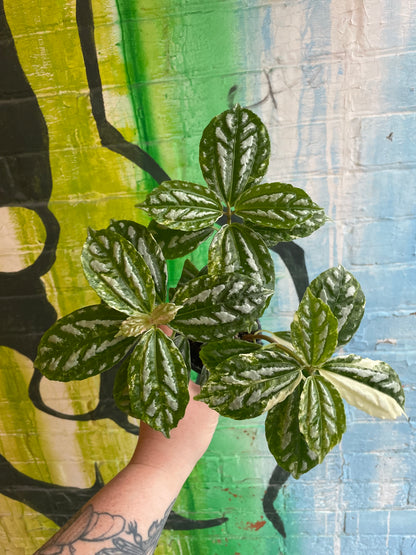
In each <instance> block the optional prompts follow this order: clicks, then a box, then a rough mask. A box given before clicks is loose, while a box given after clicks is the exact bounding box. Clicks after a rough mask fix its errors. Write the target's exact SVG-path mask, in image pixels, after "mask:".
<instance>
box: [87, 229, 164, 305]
mask: <svg viewBox="0 0 416 555" xmlns="http://www.w3.org/2000/svg"><path fill="white" fill-rule="evenodd" d="M81 261H82V267H83V269H84V273H85V276H86V278H87V280H88V282H89V284H90V285H91V287H92V288H93V289H94V290H95V292H96V293H97V294H98V295H99V296H100V297H101V299H102V300H103V301H104V302H105V303H106V304H108V305H109V306H110V307H111V308H114V309H115V310H119V311H120V312H124V313H126V314H132V313H133V312H144V313H149V312H151V311H152V309H153V307H154V304H155V287H154V283H153V279H152V274H151V273H150V270H149V268H148V267H147V265H146V263H145V261H144V259H143V257H142V255H141V254H139V253H138V252H137V250H136V249H135V248H134V247H133V245H132V244H131V243H130V242H129V241H127V240H126V239H125V238H124V237H122V236H121V235H119V234H118V233H116V232H114V231H111V230H108V229H103V230H100V231H94V230H92V229H90V230H89V233H88V239H87V241H86V242H85V244H84V248H83V250H82V256H81Z"/></svg>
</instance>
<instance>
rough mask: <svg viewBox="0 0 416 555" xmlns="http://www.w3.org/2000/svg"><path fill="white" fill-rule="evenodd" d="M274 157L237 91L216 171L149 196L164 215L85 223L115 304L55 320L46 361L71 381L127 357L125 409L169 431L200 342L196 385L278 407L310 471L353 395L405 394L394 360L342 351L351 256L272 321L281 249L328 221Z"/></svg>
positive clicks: (96, 276) (383, 400)
mask: <svg viewBox="0 0 416 555" xmlns="http://www.w3.org/2000/svg"><path fill="white" fill-rule="evenodd" d="M269 156H270V142H269V137H268V134H267V130H266V128H265V126H264V125H263V123H262V122H261V120H260V119H259V118H258V117H257V116H256V115H255V114H253V113H252V112H251V111H249V110H248V109H245V108H241V107H240V106H239V105H236V106H235V107H234V108H232V109H230V110H227V111H226V112H223V113H222V114H220V115H218V116H217V117H215V118H214V119H213V120H212V121H211V122H210V123H209V124H208V126H207V127H206V129H205V130H204V132H203V134H202V139H201V143H200V166H201V170H202V174H203V177H204V179H205V181H206V185H198V184H194V183H189V182H184V181H166V182H163V183H162V184H161V185H159V186H158V187H156V188H155V189H154V190H153V191H152V192H151V193H149V194H148V195H147V198H146V199H145V201H144V202H142V203H141V204H140V205H139V206H140V208H141V209H142V210H144V211H145V212H146V213H147V214H148V215H150V217H151V218H152V219H151V222H150V224H149V225H148V226H147V227H146V226H144V225H140V224H138V223H135V222H133V221H125V220H121V221H117V220H115V221H112V222H111V223H110V225H109V226H108V227H107V228H106V229H102V230H99V231H94V230H92V229H90V230H89V231H88V238H87V240H86V243H85V245H84V247H83V250H82V255H81V260H82V266H83V269H84V272H85V275H86V278H87V280H88V282H89V284H90V285H91V286H92V287H93V289H94V290H95V291H96V293H97V294H98V295H99V297H100V298H101V301H102V302H101V303H100V304H97V305H94V306H87V307H84V308H81V309H79V310H76V311H75V312H73V313H71V314H69V315H67V316H65V317H63V318H62V319H60V320H59V321H57V322H56V323H55V324H54V325H53V326H52V327H51V328H50V329H49V330H48V331H47V332H46V333H45V335H44V336H43V338H42V340H41V343H40V345H39V350H38V356H37V358H36V361H35V365H36V367H37V368H38V369H39V370H40V371H41V372H42V373H43V374H44V375H45V376H46V377H48V378H50V379H53V380H61V381H68V380H82V379H85V378H88V377H90V376H94V375H97V374H99V373H101V372H105V371H106V370H109V369H110V368H112V367H114V366H115V365H119V369H118V373H117V376H116V379H115V384H114V398H115V401H116V403H117V405H118V406H119V408H120V409H121V410H123V411H126V412H128V413H129V414H130V415H131V416H134V417H136V418H138V419H140V420H143V421H145V422H147V423H148V424H149V425H150V426H152V427H153V428H155V429H157V430H160V431H162V432H163V433H164V434H165V435H166V436H169V432H170V430H172V428H174V427H175V426H177V424H178V422H179V420H180V419H181V418H182V417H183V415H184V411H185V408H186V405H187V403H188V400H189V394H188V381H189V376H190V371H191V366H192V365H191V352H193V353H194V354H195V352H196V353H199V356H200V360H201V361H202V363H201V364H200V366H201V367H202V369H203V372H202V379H201V383H202V389H201V393H200V395H199V399H200V400H202V401H204V402H206V403H207V404H208V405H209V406H210V407H212V408H214V409H215V410H216V411H218V412H219V413H220V414H222V415H224V416H227V417H230V418H235V419H245V418H253V417H256V416H259V415H260V414H262V413H264V412H267V416H266V422H265V432H266V437H267V441H268V445H269V448H270V451H271V453H272V454H273V456H274V457H275V459H276V461H277V463H278V464H279V465H280V466H281V467H282V468H284V469H286V470H288V471H289V472H291V473H292V475H293V476H294V477H295V478H298V477H299V476H300V475H301V474H303V473H305V472H307V471H308V470H310V469H311V468H313V467H314V466H316V465H317V464H318V463H320V462H322V460H323V459H324V457H325V456H326V454H327V453H328V452H329V451H330V450H331V449H332V448H333V447H334V446H335V445H336V444H337V443H338V442H339V441H340V440H341V437H342V434H343V433H344V431H345V428H346V422H345V413H344V405H343V399H345V400H346V401H347V402H349V403H350V404H352V405H354V406H356V407H358V408H359V409H362V410H364V411H366V412H367V413H369V414H370V415H373V416H377V417H380V418H396V417H397V416H399V415H400V414H402V413H403V407H404V394H403V389H402V386H401V384H400V380H399V378H398V376H397V374H396V373H395V371H394V370H393V369H392V368H391V367H390V366H389V365H388V364H386V363H385V362H382V361H373V360H370V359H363V358H360V357H359V356H356V355H352V354H348V355H343V354H340V355H337V356H334V354H335V353H336V350H337V349H339V348H340V347H342V346H344V345H345V344H346V343H347V342H348V341H349V340H350V339H351V337H352V336H353V334H354V333H355V331H356V330H357V328H358V326H359V324H360V322H361V319H362V316H363V313H364V304H365V298H364V294H363V292H362V290H361V287H360V285H359V283H358V282H357V280H356V279H355V278H354V276H353V275H352V274H351V273H350V272H348V271H347V270H346V269H345V268H343V267H342V266H339V267H336V268H330V269H328V270H327V271H325V272H323V273H322V274H321V275H319V276H318V277H316V278H315V279H314V280H313V281H312V283H311V284H310V285H309V287H308V288H307V290H306V292H305V295H304V297H303V299H302V301H301V303H300V304H299V307H298V309H297V311H296V313H295V315H294V318H293V322H292V324H291V326H290V330H284V331H278V332H270V331H266V330H262V329H261V327H260V324H259V318H260V317H261V315H262V314H263V312H264V310H265V309H266V307H267V306H268V304H269V302H270V299H271V296H272V294H273V290H274V282H275V275H274V265H273V260H272V258H271V255H270V252H269V247H270V246H272V245H275V244H276V243H278V242H279V241H292V240H293V239H296V238H299V237H305V236H307V235H309V234H310V233H312V232H313V231H315V230H316V229H318V228H319V227H320V226H321V225H323V224H324V223H325V220H326V216H325V214H324V211H323V209H322V208H320V207H319V206H318V205H317V204H315V203H314V202H313V201H312V200H311V198H310V197H309V196H308V195H307V194H306V192H305V191H303V190H302V189H299V188H296V187H293V186H292V185H289V184H284V183H261V181H262V178H263V176H264V174H265V173H266V170H267V166H268V161H269ZM219 224H222V225H219ZM204 241H211V244H210V247H209V251H208V257H207V261H206V262H207V264H206V266H205V267H204V268H203V269H202V270H198V269H197V268H196V267H195V266H194V265H193V264H192V263H191V262H190V261H189V260H188V259H186V260H185V263H184V265H183V271H182V275H181V277H180V279H179V282H178V284H177V285H176V286H175V287H174V288H171V289H170V290H169V291H168V289H167V284H168V276H167V270H166V267H167V266H166V259H174V258H178V257H183V256H186V255H187V254H189V253H190V252H191V251H192V250H194V249H195V248H196V247H197V246H198V245H200V244H201V243H203V242H204ZM165 326H167V327H168V328H169V329H170V330H172V335H171V336H170V337H168V334H166V333H164V331H166V330H167V327H165ZM163 330H164V331H163Z"/></svg>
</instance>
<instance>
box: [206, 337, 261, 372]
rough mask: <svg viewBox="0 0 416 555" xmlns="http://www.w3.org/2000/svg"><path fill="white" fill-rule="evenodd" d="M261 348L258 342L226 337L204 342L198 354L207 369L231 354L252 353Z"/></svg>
mask: <svg viewBox="0 0 416 555" xmlns="http://www.w3.org/2000/svg"><path fill="white" fill-rule="evenodd" d="M261 348H262V346H261V345H260V344H259V343H252V342H251V341H244V340H242V339H237V338H235V337H227V338H225V339H220V340H219V341H209V342H208V343H205V345H203V346H202V348H201V350H200V352H199V356H200V357H201V360H202V362H203V363H204V364H205V366H206V367H207V369H208V370H214V369H215V368H216V367H217V366H218V365H219V364H221V362H223V361H224V360H227V359H228V358H230V357H232V356H235V355H240V354H243V353H252V352H254V351H258V350H259V349H261Z"/></svg>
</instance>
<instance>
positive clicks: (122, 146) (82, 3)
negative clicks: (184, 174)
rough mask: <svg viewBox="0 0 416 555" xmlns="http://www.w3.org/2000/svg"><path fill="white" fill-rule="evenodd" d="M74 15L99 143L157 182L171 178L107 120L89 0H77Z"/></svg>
mask: <svg viewBox="0 0 416 555" xmlns="http://www.w3.org/2000/svg"><path fill="white" fill-rule="evenodd" d="M76 18H77V25H78V34H79V39H80V43H81V50H82V55H83V57H84V64H85V70H86V72H87V81H88V87H89V90H90V99H91V108H92V114H93V116H94V119H95V122H96V124H97V130H98V134H99V136H100V139H101V144H102V145H103V146H104V147H106V148H108V149H110V150H112V151H113V152H117V153H118V154H121V155H122V156H124V157H125V158H128V159H129V160H131V161H132V162H133V163H134V164H136V165H137V166H139V167H140V168H142V169H143V170H144V171H145V172H147V173H148V174H149V175H151V176H152V177H153V178H154V179H155V181H157V183H161V182H162V181H168V180H170V177H169V176H168V174H167V173H165V171H164V170H163V169H162V168H161V167H160V166H159V164H157V162H156V161H155V160H154V159H153V158H152V157H151V156H150V155H149V154H148V153H147V152H145V151H144V150H142V149H141V148H140V147H139V146H137V145H135V144H133V143H129V142H128V141H126V139H125V138H124V137H123V135H122V134H121V133H120V132H119V131H118V130H117V129H116V128H115V127H114V126H113V125H111V123H110V122H109V121H108V120H107V116H106V113H105V106H104V98H103V87H102V82H101V76H100V69H99V65H98V58H97V49H96V46H95V37H94V16H93V11H92V5H91V0H77V3H76Z"/></svg>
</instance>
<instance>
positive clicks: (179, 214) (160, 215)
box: [138, 181, 223, 231]
mask: <svg viewBox="0 0 416 555" xmlns="http://www.w3.org/2000/svg"><path fill="white" fill-rule="evenodd" d="M138 206H139V208H142V209H143V210H145V211H146V212H147V213H148V214H150V216H151V217H152V218H154V219H155V220H156V221H157V222H158V223H159V224H162V225H165V226H167V227H170V228H172V229H182V230H184V231H195V230H198V229H199V230H202V229H204V228H206V227H207V226H212V225H213V224H214V223H215V222H216V220H218V218H219V217H220V216H222V213H223V209H222V204H221V201H220V199H219V198H218V196H217V195H216V194H215V193H214V191H211V190H210V189H208V187H204V186H203V185H197V184H196V183H189V182H187V181H164V182H163V183H161V185H159V186H158V187H156V188H155V189H153V191H151V192H150V193H149V194H148V195H147V197H146V200H145V201H144V202H142V203H141V204H139V205H138Z"/></svg>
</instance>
